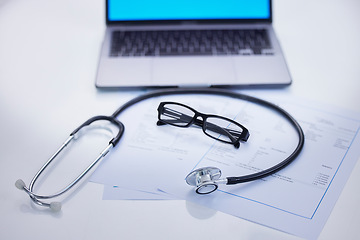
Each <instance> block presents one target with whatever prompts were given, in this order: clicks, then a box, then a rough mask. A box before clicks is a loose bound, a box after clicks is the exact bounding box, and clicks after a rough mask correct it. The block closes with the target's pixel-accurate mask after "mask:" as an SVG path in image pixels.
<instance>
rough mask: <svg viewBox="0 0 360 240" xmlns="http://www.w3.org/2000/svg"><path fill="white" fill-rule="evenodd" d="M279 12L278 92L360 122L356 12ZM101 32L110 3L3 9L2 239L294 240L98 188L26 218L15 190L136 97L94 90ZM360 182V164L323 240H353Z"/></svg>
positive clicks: (351, 1) (279, 2)
mask: <svg viewBox="0 0 360 240" xmlns="http://www.w3.org/2000/svg"><path fill="white" fill-rule="evenodd" d="M273 5H274V27H275V31H276V32H277V35H278V37H279V40H280V42H281V44H282V47H283V50H284V52H285V55H286V59H287V62H288V64H289V68H290V71H291V74H292V76H293V80H294V82H293V84H292V85H291V86H290V87H288V88H286V89H284V90H283V91H288V92H290V93H292V94H294V95H296V96H301V97H304V98H307V99H313V100H316V101H321V102H325V103H329V104H332V105H334V106H339V107H342V108H346V109H350V110H355V111H359V110H360V107H359V102H360V101H359V100H360V96H359V90H360V68H359V64H360V44H359V42H360V31H359V29H360V15H359V12H360V2H359V1H356V0H319V1H311V0H302V1H300V0H294V1H288V0H274V1H273ZM104 30H105V25H104V3H103V1H99V0H78V1H70V0H62V1H59V0H53V1H45V0H13V1H10V0H0V33H1V34H0V53H1V54H0V113H1V123H2V124H1V125H0V132H1V134H0V139H1V140H0V143H1V144H0V172H1V174H0V184H1V191H0V199H1V205H0V213H1V214H0V238H1V239H24V238H25V237H28V236H29V237H31V238H34V237H37V238H38V239H47V238H51V239H110V238H111V239H115V238H121V239H144V238H147V239H195V238H199V237H203V236H207V237H209V238H210V239H297V238H296V237H294V236H291V235H288V234H286V233H282V232H280V231H277V230H274V229H270V228H267V227H264V226H261V225H258V224H255V223H252V222H248V221H246V220H243V219H239V218H236V217H232V216H230V215H227V214H224V213H221V212H213V211H212V210H210V209H206V208H203V207H200V206H197V205H195V204H193V203H189V202H185V201H180V200H179V201H178V200H176V201H103V200H101V197H102V190H103V189H102V186H101V185H98V184H94V183H85V184H83V185H82V186H81V187H80V190H79V191H76V192H75V193H74V194H72V195H71V196H70V199H69V201H66V203H65V206H64V210H63V212H62V213H60V214H51V213H49V212H48V211H37V210H35V209H33V208H32V207H31V205H30V204H29V199H28V198H27V197H26V196H25V194H24V193H21V192H19V190H17V189H16V188H15V187H14V182H15V181H16V180H17V179H18V178H23V179H24V180H25V182H29V181H30V179H31V178H32V176H33V173H35V172H36V171H37V170H38V168H39V166H41V165H42V164H43V163H44V161H45V160H46V159H47V157H48V156H49V154H51V153H52V152H53V151H54V149H56V148H57V147H58V146H59V144H60V143H61V142H62V141H63V140H64V139H65V138H66V136H67V134H68V133H69V132H70V131H71V130H72V129H73V128H74V127H75V126H77V125H78V124H79V123H81V122H83V121H84V120H85V119H87V118H88V117H90V116H93V115H98V114H111V113H112V111H113V110H114V109H115V108H116V107H117V106H118V105H119V101H118V100H119V99H120V96H121V97H123V98H130V96H131V95H132V94H133V93H134V94H136V92H130V93H129V92H126V93H125V92H119V91H112V92H111V91H110V92H105V91H99V90H97V89H96V88H95V87H94V81H95V80H94V78H95V73H96V67H97V61H98V55H99V51H100V45H101V41H102V37H103V34H104ZM269 91H271V90H269ZM359 182H360V163H358V164H357V165H356V166H355V168H354V170H353V172H352V174H351V176H350V178H349V180H348V182H347V184H346V185H345V188H344V190H343V192H342V194H341V195H340V198H339V200H338V201H337V203H336V205H335V207H334V209H333V211H332V213H331V215H330V217H329V219H328V221H327V223H326V225H325V226H324V229H323V231H322V233H321V235H320V237H319V239H341V238H342V239H356V238H358V226H359V224H360V208H359V207H358V203H359V202H360V188H359V186H358V183H359Z"/></svg>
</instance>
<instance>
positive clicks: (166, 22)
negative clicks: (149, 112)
mask: <svg viewBox="0 0 360 240" xmlns="http://www.w3.org/2000/svg"><path fill="white" fill-rule="evenodd" d="M106 25H107V28H106V33H105V37H104V41H103V44H102V49H101V53H100V58H99V64H98V71H97V76H96V84H95V85H96V86H97V87H98V88H125V89H126V88H140V87H141V88H143V87H145V88H147V87H269V86H270V87H283V86H287V85H290V84H291V76H290V74H289V71H288V67H287V64H286V61H285V58H284V56H283V53H282V50H281V48H280V44H279V42H278V40H277V38H276V36H275V33H274V30H273V27H272V3H271V0H222V1H218V0H182V1H165V0H151V1H150V0H106Z"/></svg>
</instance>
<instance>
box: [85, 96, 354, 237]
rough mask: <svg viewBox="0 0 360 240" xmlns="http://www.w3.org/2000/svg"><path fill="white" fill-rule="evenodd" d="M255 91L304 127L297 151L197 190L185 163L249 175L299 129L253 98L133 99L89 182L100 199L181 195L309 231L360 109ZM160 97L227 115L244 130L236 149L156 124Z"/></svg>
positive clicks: (334, 181)
mask: <svg viewBox="0 0 360 240" xmlns="http://www.w3.org/2000/svg"><path fill="white" fill-rule="evenodd" d="M257 94H259V93H257ZM261 96H264V97H265V99H267V100H269V101H271V102H273V103H276V104H278V105H279V106H281V107H282V108H284V109H285V110H286V111H288V112H289V113H290V114H292V115H293V116H294V117H295V119H296V120H297V121H298V122H299V124H300V125H301V127H302V128H303V131H304V133H305V145H304V149H303V151H302V152H301V154H300V156H299V157H298V158H297V159H296V160H295V161H294V162H293V163H291V164H290V165H289V166H287V167H286V168H285V169H283V170H281V171H279V172H277V173H275V174H273V175H271V176H269V177H266V178H264V179H261V180H257V181H253V182H248V183H244V184H237V185H219V189H218V190H217V191H216V192H214V193H211V194H208V195H198V194H196V193H195V191H194V188H193V187H191V186H188V185H187V184H186V182H185V177H186V175H187V174H188V173H189V172H191V171H192V170H194V169H196V168H200V167H205V166H213V167H218V168H220V169H221V171H222V175H223V176H222V177H232V176H240V175H246V174H251V173H254V172H258V171H261V170H263V169H266V168H269V167H271V166H273V165H275V164H277V163H279V162H280V161H282V160H283V159H285V158H286V157H287V156H289V154H291V153H292V152H293V150H294V148H295V147H296V145H297V142H298V136H297V134H296V131H295V130H294V128H293V127H292V126H291V125H290V124H289V122H288V121H287V120H286V119H284V118H283V117H282V116H281V115H279V114H278V113H276V112H274V111H272V110H269V109H267V108H265V107H262V106H259V105H256V104H253V103H249V102H246V101H243V100H239V99H232V98H228V97H220V96H211V95H204V96H203V95H201V96H198V95H196V96H195V95H178V96H176V95H175V96H166V97H158V98H153V99H149V100H147V101H144V102H141V103H139V104H138V105H136V106H134V107H133V108H131V109H129V110H127V111H126V112H125V113H124V114H123V115H121V116H120V117H119V120H120V121H122V122H123V123H124V124H125V129H126V130H125V135H124V138H123V139H122V140H121V142H120V146H119V147H118V148H117V149H114V151H113V152H112V153H111V154H110V155H109V157H108V159H107V160H106V161H104V162H103V163H102V165H101V166H100V167H99V168H98V170H97V171H96V172H95V174H94V175H93V176H92V179H91V180H92V181H94V182H98V183H102V184H104V185H105V186H106V187H105V191H104V199H144V200H145V199H157V200H159V199H164V200H171V199H185V200H188V201H193V202H196V203H198V204H202V205H204V206H207V207H209V208H213V209H216V210H219V211H222V212H225V213H228V214H231V215H234V216H237V217H240V218H244V219H248V220H250V221H253V222H257V223H260V224H263V225H266V226H269V227H271V228H275V229H279V230H281V231H285V232H288V233H290V234H294V235H297V236H300V237H305V238H309V239H313V238H316V237H317V236H318V235H319V233H320V232H321V229H322V227H323V225H324V224H325V222H326V220H327V218H328V216H329V215H330V213H331V209H332V207H333V206H334V204H335V202H336V200H337V198H338V196H339V195H340V193H341V190H342V188H343V186H344V184H345V182H346V180H347V178H348V176H349V175H350V173H351V170H352V168H353V166H354V165H355V163H356V161H357V159H358V158H359V156H360V150H359V149H358V148H356V147H355V146H360V137H359V128H360V115H359V114H353V113H348V112H346V111H343V110H339V109H334V108H331V107H328V106H323V105H321V104H314V103H313V102H306V101H305V100H303V99H296V98H293V97H289V96H288V95H286V94H284V95H283V96H281V94H276V95H275V94H271V93H270V94H265V95H264V94H263V95H261ZM161 101H176V102H180V103H184V104H187V105H189V106H191V107H193V108H194V109H196V110H198V111H200V112H202V113H207V114H217V115H221V116H225V117H227V118H231V119H234V120H235V121H238V122H239V123H241V124H242V125H244V126H245V127H247V128H248V130H249V132H250V137H249V139H248V141H247V142H244V143H241V145H240V148H239V149H236V148H234V146H233V145H231V144H225V143H222V142H219V141H216V140H214V139H212V138H209V137H207V136H206V135H205V134H204V133H203V132H202V129H201V128H199V127H190V128H177V127H174V126H169V125H164V126H157V125H156V122H157V111H156V109H157V106H158V104H159V103H160V102H161Z"/></svg>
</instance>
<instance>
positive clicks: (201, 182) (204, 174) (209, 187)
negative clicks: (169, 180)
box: [186, 167, 221, 194]
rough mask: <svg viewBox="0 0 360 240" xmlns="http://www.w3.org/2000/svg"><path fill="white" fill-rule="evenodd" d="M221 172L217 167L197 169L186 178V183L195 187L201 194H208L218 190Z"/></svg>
mask: <svg viewBox="0 0 360 240" xmlns="http://www.w3.org/2000/svg"><path fill="white" fill-rule="evenodd" d="M220 177H221V170H220V169H218V168H216V167H204V168H199V169H195V170H194V171H192V172H191V173H189V174H188V175H187V176H186V183H187V184H189V185H191V186H195V187H196V192H197V193H199V194H208V193H212V192H214V191H215V190H216V189H217V188H218V181H217V180H219V179H220Z"/></svg>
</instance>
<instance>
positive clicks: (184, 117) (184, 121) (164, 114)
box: [160, 103, 195, 127]
mask: <svg viewBox="0 0 360 240" xmlns="http://www.w3.org/2000/svg"><path fill="white" fill-rule="evenodd" d="M160 113H161V114H160V120H162V121H163V122H165V123H168V124H172V125H175V126H179V127H185V126H186V125H188V124H189V123H190V122H191V120H192V119H193V117H194V115H195V113H194V112H193V111H192V110H191V109H189V108H187V107H184V106H181V105H178V104H172V103H167V104H165V105H164V107H163V109H162V111H161V112H160Z"/></svg>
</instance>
